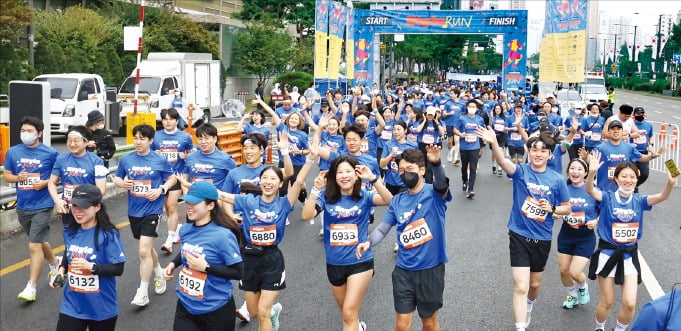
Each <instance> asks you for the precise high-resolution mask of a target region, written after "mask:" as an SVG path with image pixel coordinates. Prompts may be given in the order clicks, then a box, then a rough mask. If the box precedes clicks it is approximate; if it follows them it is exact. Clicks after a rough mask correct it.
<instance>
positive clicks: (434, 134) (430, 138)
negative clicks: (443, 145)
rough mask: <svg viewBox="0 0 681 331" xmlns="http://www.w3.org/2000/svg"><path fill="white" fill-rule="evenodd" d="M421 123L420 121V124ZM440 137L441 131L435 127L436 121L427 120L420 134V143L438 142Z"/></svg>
mask: <svg viewBox="0 0 681 331" xmlns="http://www.w3.org/2000/svg"><path fill="white" fill-rule="evenodd" d="M420 124H421V123H419V125H420ZM439 139H440V131H438V130H437V129H436V128H435V122H432V121H426V124H425V125H424V126H423V129H421V132H419V135H418V142H419V144H426V145H430V144H437V143H438V141H439Z"/></svg>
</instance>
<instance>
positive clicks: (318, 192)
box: [310, 186, 322, 196]
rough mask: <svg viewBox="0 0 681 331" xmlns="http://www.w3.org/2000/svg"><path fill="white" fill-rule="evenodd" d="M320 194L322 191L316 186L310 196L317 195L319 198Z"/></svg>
mask: <svg viewBox="0 0 681 331" xmlns="http://www.w3.org/2000/svg"><path fill="white" fill-rule="evenodd" d="M320 193H322V190H320V189H318V188H316V187H314V186H313V187H312V189H311V190H310V195H313V194H314V195H316V196H319V195H320Z"/></svg>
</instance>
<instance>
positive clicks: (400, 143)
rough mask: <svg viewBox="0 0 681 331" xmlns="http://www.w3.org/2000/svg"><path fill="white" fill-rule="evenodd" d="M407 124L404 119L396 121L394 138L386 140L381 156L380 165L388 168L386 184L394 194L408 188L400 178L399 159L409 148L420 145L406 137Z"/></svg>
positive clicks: (415, 147) (416, 147)
mask: <svg viewBox="0 0 681 331" xmlns="http://www.w3.org/2000/svg"><path fill="white" fill-rule="evenodd" d="M406 132H407V124H406V123H404V122H403V121H398V122H397V123H395V126H394V130H393V138H394V139H393V140H391V141H389V142H386V144H385V146H386V147H385V149H384V150H383V155H382V157H381V161H380V166H381V168H387V171H386V173H385V179H384V180H385V186H386V187H387V188H388V191H390V193H392V194H393V195H396V194H397V193H400V192H402V191H405V190H406V189H407V188H406V187H405V186H404V183H403V182H402V179H400V173H399V169H398V168H399V167H398V165H397V159H398V158H399V156H400V155H401V154H402V152H404V151H405V150H407V149H418V145H417V144H416V143H415V142H410V141H407V137H406Z"/></svg>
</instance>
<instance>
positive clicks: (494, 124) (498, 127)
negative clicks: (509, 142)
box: [487, 103, 506, 177]
mask: <svg viewBox="0 0 681 331" xmlns="http://www.w3.org/2000/svg"><path fill="white" fill-rule="evenodd" d="M487 128H488V129H490V130H494V133H496V135H497V143H499V147H501V148H502V149H505V148H506V115H505V114H504V108H503V107H502V104H501V103H497V104H496V105H494V108H492V112H491V114H490V125H488V127H487ZM489 149H492V145H490V146H489ZM503 173H504V171H503V170H501V167H500V166H499V167H497V158H496V156H495V155H494V153H492V174H496V175H497V176H499V177H501V175H502V174H503Z"/></svg>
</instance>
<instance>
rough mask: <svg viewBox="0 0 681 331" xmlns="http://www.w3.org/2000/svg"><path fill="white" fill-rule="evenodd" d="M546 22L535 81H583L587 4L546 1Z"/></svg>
mask: <svg viewBox="0 0 681 331" xmlns="http://www.w3.org/2000/svg"><path fill="white" fill-rule="evenodd" d="M545 17H546V22H545V23H544V36H543V39H542V41H541V46H540V51H539V79H540V80H541V81H544V82H550V81H554V82H563V83H578V82H583V81H584V68H585V61H586V40H587V38H586V22H587V0H571V1H567V0H546V15H545Z"/></svg>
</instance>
